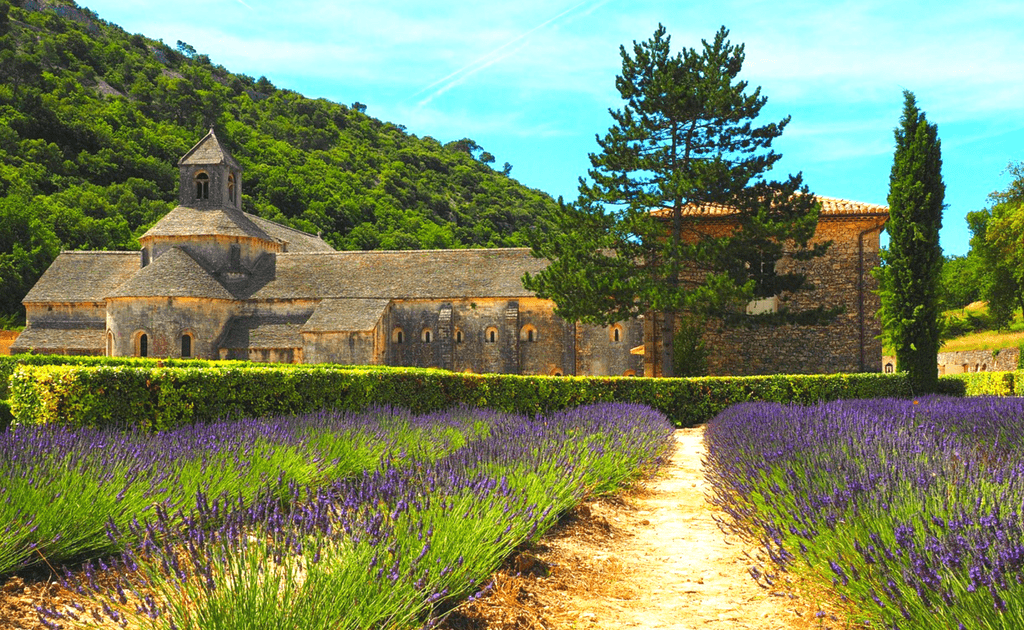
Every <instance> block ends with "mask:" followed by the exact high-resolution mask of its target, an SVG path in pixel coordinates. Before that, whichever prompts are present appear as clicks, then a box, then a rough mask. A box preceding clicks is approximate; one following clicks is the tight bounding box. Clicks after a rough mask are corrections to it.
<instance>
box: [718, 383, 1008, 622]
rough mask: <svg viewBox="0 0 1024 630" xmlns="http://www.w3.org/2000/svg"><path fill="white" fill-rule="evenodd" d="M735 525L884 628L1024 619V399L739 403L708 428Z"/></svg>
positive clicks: (756, 570)
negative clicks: (1021, 453) (1023, 459)
mask: <svg viewBox="0 0 1024 630" xmlns="http://www.w3.org/2000/svg"><path fill="white" fill-rule="evenodd" d="M705 440H706V443H707V447H708V452H709V456H708V473H707V474H708V477H709V480H710V482H711V484H712V485H713V487H714V490H715V497H716V498H715V501H716V502H717V503H718V505H719V506H720V507H721V508H722V509H723V510H724V511H725V513H726V514H727V518H726V519H725V521H726V522H725V523H724V525H726V526H727V527H731V528H732V529H734V530H735V531H738V532H739V533H742V534H744V535H746V536H748V537H749V538H751V539H753V540H756V541H758V542H760V543H761V544H762V545H763V546H764V548H765V551H766V553H767V554H768V556H769V557H770V558H771V559H772V561H773V566H771V567H753V568H752V571H751V572H752V574H753V575H754V577H755V578H756V579H759V580H761V581H763V582H765V583H767V584H770V583H772V581H773V579H774V577H775V576H774V572H776V571H778V570H779V569H782V570H790V571H794V572H797V573H800V574H803V575H805V576H806V577H808V578H809V579H811V580H814V581H817V582H818V583H822V584H825V585H830V586H831V588H833V589H834V590H835V591H836V592H837V593H838V594H839V595H840V596H842V597H844V598H848V599H850V600H852V601H853V602H855V603H856V604H857V606H858V610H859V611H861V614H862V617H863V618H862V619H861V620H862V621H867V622H869V623H870V625H871V627H886V628H901V629H908V628H922V629H923V628H971V629H976V628H1007V629H1009V628H1020V627H1024V464H1022V462H1021V459H1020V455H1019V454H1020V452H1021V448H1022V447H1024V400H1021V399H1013V398H967V399H960V398H955V399H954V398H941V397H935V398H926V399H920V400H895V399H889V400H864V401H847V402H834V403H827V404H820V405H817V406H810V407H804V406H796V405H793V406H783V405H773V404H745V405H740V406H737V407H733V408H731V409H729V410H727V411H726V412H723V413H722V414H721V415H719V416H718V417H716V418H715V419H714V420H713V421H711V422H710V423H709V424H708V426H707V432H706V437H705Z"/></svg>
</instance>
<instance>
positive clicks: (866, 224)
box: [11, 131, 888, 376]
mask: <svg viewBox="0 0 1024 630" xmlns="http://www.w3.org/2000/svg"><path fill="white" fill-rule="evenodd" d="M178 166H179V169H180V177H181V183H180V190H179V204H178V206H177V207H176V208H175V209H174V210H172V211H171V212H170V213H169V214H167V215H166V216H165V217H164V218H163V219H161V220H160V221H159V222H157V223H156V225H154V226H153V227H152V228H151V229H150V230H149V231H147V232H146V233H145V234H143V235H142V236H141V237H140V238H139V243H140V245H141V252H137V251H133V252H90V251H66V252H62V253H61V254H60V255H59V256H58V257H57V259H56V260H55V261H54V263H53V264H52V265H51V266H50V268H49V269H48V270H47V271H46V273H44V274H43V276H42V278H40V280H39V282H38V283H37V284H36V285H35V286H34V287H33V288H32V290H31V291H30V292H29V293H28V295H27V296H26V297H25V299H24V301H23V303H24V305H25V309H26V320H27V325H26V327H25V330H24V331H23V332H22V334H21V335H20V336H19V337H18V339H17V340H16V341H15V342H14V344H13V345H12V347H11V351H12V352H27V351H32V352H37V353H53V354H72V355H74V354H77V355H107V356H152V357H176V358H177V357H196V358H203V359H248V360H252V361H269V362H294V363H339V364H377V365H396V366H419V367H437V368H443V369H448V370H454V371H460V372H462V371H465V372H478V373H479V372H498V373H511V374H547V375H610V376H616V375H619V376H621V375H643V374H644V373H646V374H649V375H656V374H658V373H659V372H660V370H658V368H657V366H655V365H653V364H652V363H651V361H650V357H653V356H656V355H657V353H656V347H657V343H658V340H657V339H656V338H655V331H656V327H655V326H653V324H652V321H653V319H654V318H653V317H651V318H648V321H647V325H646V334H645V321H644V319H642V318H641V319H637V320H632V321H626V322H622V323H620V324H616V325H615V326H609V327H603V326H589V325H581V324H573V323H569V322H566V321H564V320H562V319H561V318H559V317H558V316H557V315H555V314H554V304H553V303H552V302H551V301H549V300H544V299H540V298H537V297H536V296H535V295H533V294H532V293H531V292H529V291H527V290H526V289H524V288H523V285H522V282H521V278H522V276H523V274H524V273H526V272H530V273H536V272H537V271H539V270H540V269H542V268H543V267H544V265H545V264H546V262H545V261H544V260H542V259H537V258H534V257H533V256H532V255H531V254H530V251H529V250H528V249H468V250H465V249H464V250H443V251H369V252H339V251H335V250H333V249H332V248H331V247H330V246H329V245H328V244H327V243H325V242H324V241H323V240H321V239H320V238H319V237H318V236H313V235H311V234H307V233H304V232H301V231H298V230H294V229H291V228H288V227H285V226H283V225H280V224H277V223H274V222H272V221H267V220H265V219H262V218H260V217H257V216H254V215H251V214H247V213H245V212H243V211H242V209H241V208H242V203H241V199H242V183H243V182H242V169H241V167H240V166H239V164H238V163H237V162H236V161H235V160H234V159H233V158H232V157H231V155H230V154H229V153H228V152H227V151H226V150H225V149H224V148H223V147H222V146H221V144H220V142H219V141H218V140H217V137H216V136H215V135H214V133H213V132H212V131H211V132H210V133H209V134H208V135H207V136H206V137H204V138H203V139H202V140H201V141H200V142H199V143H198V144H197V145H196V146H195V147H193V148H192V149H191V150H190V151H189V152H188V153H186V154H185V156H184V157H183V158H182V159H181V160H180V161H179V163H178ZM821 201H822V203H823V210H822V214H821V220H820V221H819V227H818V232H819V236H818V237H816V238H820V240H832V241H833V246H832V248H831V250H830V254H829V256H826V257H825V258H821V259H817V260H815V261H812V262H809V263H801V264H804V265H808V269H807V272H808V274H809V276H810V279H811V281H812V282H814V284H815V285H816V286H818V287H819V288H818V289H817V290H816V291H814V292H811V293H810V294H808V295H806V296H799V297H798V298H795V299H797V300H800V301H801V302H798V303H797V304H798V305H802V304H804V303H806V304H818V303H824V304H827V305H829V306H835V305H839V306H842V307H843V314H842V315H841V316H840V317H839V318H838V319H837V320H836V321H835V322H833V323H832V324H830V325H827V326H805V327H795V326H775V327H767V326H765V327H761V328H753V329H735V330H713V331H710V332H709V337H708V341H709V344H708V345H709V348H710V350H711V351H712V352H711V357H710V360H709V367H710V368H711V371H712V373H713V374H758V373H769V372H792V373H800V372H804V373H822V372H837V371H845V372H855V371H880V370H881V358H882V357H881V354H882V353H881V343H880V342H879V341H878V340H877V339H876V336H877V335H878V332H879V327H878V320H877V318H876V317H875V311H876V310H877V308H878V298H877V296H876V295H874V293H873V292H872V290H873V289H874V288H875V285H874V284H873V279H872V278H871V276H870V273H869V272H870V270H871V269H872V268H873V267H874V266H876V265H877V264H878V235H879V232H880V230H881V228H882V225H883V224H884V221H885V218H887V216H888V212H887V209H886V208H884V207H882V206H870V205H866V204H857V203H853V202H846V201H842V200H833V199H827V198H821ZM725 220H727V217H726V218H725ZM783 264H785V263H784V262H780V265H783ZM645 357H647V359H646V364H645Z"/></svg>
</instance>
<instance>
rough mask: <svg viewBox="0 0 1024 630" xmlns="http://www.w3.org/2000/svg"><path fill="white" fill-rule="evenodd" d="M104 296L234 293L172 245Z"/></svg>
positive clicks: (216, 296)
mask: <svg viewBox="0 0 1024 630" xmlns="http://www.w3.org/2000/svg"><path fill="white" fill-rule="evenodd" d="M108 297H113V298H126V297H196V298H212V299H221V300H233V299H235V296H234V295H232V294H231V292H230V291H228V290H227V289H226V288H225V287H224V285H222V284H221V283H220V282H218V281H217V279H216V278H215V277H214V276H213V274H211V273H210V272H209V271H207V270H206V269H204V268H203V266H202V265H200V264H199V263H198V262H196V260H195V259H194V258H192V256H190V255H189V254H188V253H187V252H186V251H185V250H183V249H181V248H179V247H172V248H171V249H169V250H167V251H166V252H164V254H163V255H161V256H159V257H158V258H157V259H156V260H154V261H153V262H151V263H150V264H149V265H147V266H146V267H143V268H142V269H141V270H139V272H138V273H136V274H135V275H134V276H133V277H132V278H131V279H130V280H128V281H127V282H125V283H124V284H123V285H121V286H120V287H118V288H117V289H116V290H114V291H111V292H110V293H109V294H108Z"/></svg>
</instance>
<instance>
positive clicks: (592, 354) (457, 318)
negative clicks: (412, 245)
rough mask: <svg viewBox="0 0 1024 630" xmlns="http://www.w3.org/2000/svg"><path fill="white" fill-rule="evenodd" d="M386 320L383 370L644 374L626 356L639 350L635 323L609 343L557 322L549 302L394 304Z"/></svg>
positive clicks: (593, 332)
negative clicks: (436, 369)
mask: <svg viewBox="0 0 1024 630" xmlns="http://www.w3.org/2000/svg"><path fill="white" fill-rule="evenodd" d="M384 319H385V321H384V323H383V327H384V329H385V332H386V335H385V337H386V338H387V350H386V352H385V353H384V354H385V362H386V363H387V364H388V365H400V366H414V367H437V368H443V369H448V370H453V371H456V372H474V373H485V372H486V373H499V374H542V375H573V374H581V375H583V374H587V375H597V376H618V375H623V374H626V373H627V372H629V371H632V373H633V374H638V373H641V372H642V369H643V368H642V359H640V358H638V357H635V356H632V355H630V353H629V350H630V348H632V347H634V346H636V345H640V344H641V343H642V336H643V331H642V326H641V324H640V322H636V321H634V322H624V323H622V324H620V325H619V339H618V341H613V332H612V329H610V328H608V327H603V326H576V325H574V324H570V323H568V322H566V321H565V320H563V319H562V318H560V317H558V316H557V315H555V313H554V304H553V303H552V302H551V301H550V300H543V299H539V298H519V299H514V300H513V299H507V298H475V299H472V300H469V299H466V300H452V301H444V302H440V301H431V300H395V301H394V302H393V303H392V307H391V309H390V310H389V313H388V315H387V317H385V318H384ZM398 331H401V333H402V335H401V342H399V341H398ZM427 333H429V337H427ZM428 339H429V340H428Z"/></svg>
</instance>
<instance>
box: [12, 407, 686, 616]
mask: <svg viewBox="0 0 1024 630" xmlns="http://www.w3.org/2000/svg"><path fill="white" fill-rule="evenodd" d="M672 431H673V428H672V426H671V424H670V423H669V422H668V421H667V420H666V419H665V418H664V416H662V415H661V414H659V413H657V412H654V411H652V410H651V409H649V408H646V407H641V406H636V405H613V404H605V405H594V406H590V407H581V408H578V409H574V410H569V411H565V412H561V413H557V414H552V415H549V416H546V417H541V418H537V419H533V420H531V419H529V418H526V417H524V416H518V415H511V414H501V413H496V412H490V411H486V410H470V409H460V410H453V411H450V412H445V413H436V414H431V415H429V416H419V417H414V416H411V415H410V414H407V413H402V412H398V411H395V410H389V409H380V410H374V411H370V412H367V413H364V414H332V413H321V414H311V415H307V416H303V417H299V418H280V419H276V420H273V421H255V420H250V421H241V422H233V423H221V424H215V425H200V426H194V427H189V428H187V429H182V430H177V431H171V432H166V433H158V434H142V433H135V434H133V433H118V432H114V431H92V430H67V429H60V428H55V427H35V428H15V429H13V430H11V431H10V432H8V433H5V434H2V435H0V478H2V482H0V483H2V486H0V487H2V489H0V523H4V524H5V527H6V531H5V532H4V534H3V536H2V537H0V575H3V574H11V573H14V572H17V571H21V570H24V569H25V568H26V567H31V566H32V565H34V564H40V563H43V562H45V563H47V564H49V565H51V566H53V567H57V566H59V565H60V564H62V563H64V564H67V565H68V566H69V567H70V568H69V569H65V570H62V571H63V572H64V574H65V580H66V586H67V588H68V589H70V590H71V591H72V592H74V593H75V594H76V597H75V602H74V603H72V604H68V605H66V606H64V607H63V608H62V609H60V610H53V609H47V608H43V609H41V610H40V618H41V620H42V621H43V623H44V625H47V626H48V627H52V628H57V627H63V628H76V627H88V626H89V624H91V623H94V622H95V623H110V622H113V623H115V624H117V625H121V626H125V627H141V628H162V629H168V630H169V629H171V628H182V629H184V628H203V629H221V628H223V629H228V628H231V629H237V628H286V627H287V628H291V627H295V628H325V629H326V628H332V629H333V628H353V629H355V628H370V627H380V628H396V629H400V628H420V627H425V626H429V625H431V624H432V623H434V622H435V621H436V620H437V619H438V618H440V617H442V616H443V615H444V614H445V613H446V612H447V611H448V610H450V609H451V608H452V607H453V606H454V605H456V604H457V603H458V602H460V601H463V600H465V598H467V597H473V596H476V595H477V594H479V593H480V592H481V591H483V590H486V588H487V585H486V581H487V579H488V577H489V576H490V575H491V574H492V573H493V571H494V570H496V569H497V567H498V566H499V565H500V563H501V562H502V561H503V559H504V558H505V557H507V556H508V555H509V554H510V553H511V552H512V550H513V549H515V548H516V547H517V546H519V545H521V544H523V543H525V542H527V541H530V540H535V539H537V538H538V537H539V536H541V535H542V534H543V533H544V532H545V531H546V530H547V529H548V528H550V526H551V525H553V524H554V522H555V521H556V520H557V518H558V517H559V516H560V515H561V514H562V513H564V512H565V511H566V510H568V509H570V508H571V507H573V506H574V505H575V504H577V503H578V502H579V501H581V500H582V499H583V498H584V497H585V496H588V495H593V494H600V493H607V492H611V491H613V490H614V489H616V488H617V487H619V486H620V485H621V484H622V483H623V482H624V481H626V480H628V479H630V478H633V477H635V476H636V475H638V474H639V473H640V472H641V471H642V470H643V469H645V468H646V467H649V466H651V465H653V464H654V463H655V462H656V461H657V460H658V459H659V458H660V457H662V456H663V455H664V454H665V453H666V451H667V449H668V448H669V445H670V440H671V434H672ZM83 563H84V564H83ZM58 570H61V569H58Z"/></svg>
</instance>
